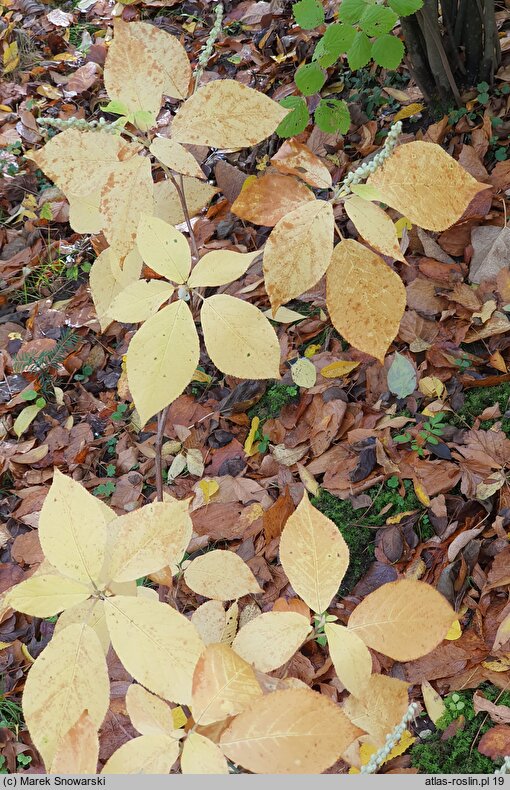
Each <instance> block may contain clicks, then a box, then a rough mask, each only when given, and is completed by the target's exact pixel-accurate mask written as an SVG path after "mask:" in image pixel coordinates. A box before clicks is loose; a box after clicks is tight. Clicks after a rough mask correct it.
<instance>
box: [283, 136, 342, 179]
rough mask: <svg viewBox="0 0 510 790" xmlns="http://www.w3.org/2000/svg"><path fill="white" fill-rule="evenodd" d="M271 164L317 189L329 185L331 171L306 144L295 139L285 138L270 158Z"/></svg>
mask: <svg viewBox="0 0 510 790" xmlns="http://www.w3.org/2000/svg"><path fill="white" fill-rule="evenodd" d="M271 164H272V165H274V166H275V167H276V169H277V170H279V171H280V173H289V174H290V175H293V176H297V177H298V178H300V179H301V180H302V181H304V182H305V183H306V184H310V186H312V187H317V189H329V188H330V187H331V184H332V180H331V173H330V172H329V170H328V168H327V167H326V165H325V164H324V163H323V162H322V161H321V160H320V159H319V157H318V156H316V155H315V154H314V153H312V151H310V149H309V148H308V147H307V146H306V145H303V144H302V143H298V142H296V141H295V140H285V142H284V143H283V144H282V146H281V147H280V148H279V150H278V152H277V153H276V154H275V155H274V156H273V157H272V158H271Z"/></svg>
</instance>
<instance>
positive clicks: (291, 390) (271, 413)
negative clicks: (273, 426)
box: [248, 381, 299, 420]
mask: <svg viewBox="0 0 510 790" xmlns="http://www.w3.org/2000/svg"><path fill="white" fill-rule="evenodd" d="M298 401H299V387H298V386H297V384H291V385H288V384H281V383H280V382H278V381H276V382H275V383H274V384H271V386H270V387H269V389H267V390H266V392H265V394H264V395H263V396H262V398H261V399H260V400H259V402H258V403H257V404H256V405H255V406H254V407H253V408H252V409H250V411H249V412H248V416H249V417H250V419H253V417H259V418H260V420H269V419H272V418H274V417H278V415H279V414H280V412H281V410H282V409H283V407H284V406H286V405H287V404H288V403H297V402H298Z"/></svg>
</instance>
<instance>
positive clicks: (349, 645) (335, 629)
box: [324, 623, 372, 696]
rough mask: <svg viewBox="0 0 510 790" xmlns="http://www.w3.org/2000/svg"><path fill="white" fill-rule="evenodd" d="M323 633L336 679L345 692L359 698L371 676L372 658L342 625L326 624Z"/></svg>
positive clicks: (358, 638) (356, 637) (364, 646)
mask: <svg viewBox="0 0 510 790" xmlns="http://www.w3.org/2000/svg"><path fill="white" fill-rule="evenodd" d="M324 633H325V634H326V637H327V640H328V647H329V654H330V656H331V660H332V661H333V666H334V667H335V672H336V674H337V675H338V678H339V679H340V681H341V683H342V684H343V685H344V686H345V688H346V689H347V691H350V692H351V694H354V695H355V696H359V695H360V694H361V693H362V692H363V690H364V689H365V687H366V685H367V683H368V681H369V679H370V675H371V674H372V656H371V655H370V653H369V650H368V648H367V646H366V645H365V643H364V642H363V641H362V640H361V639H360V637H359V636H357V634H356V633H355V632H354V631H349V629H348V628H345V626H343V625H337V624H335V623H326V626H325V628H324Z"/></svg>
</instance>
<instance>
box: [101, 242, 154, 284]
mask: <svg viewBox="0 0 510 790" xmlns="http://www.w3.org/2000/svg"><path fill="white" fill-rule="evenodd" d="M106 252H109V253H110V254H109V260H110V267H111V270H112V272H113V276H114V277H115V279H116V280H118V281H119V282H120V283H121V284H122V288H127V286H128V285H131V283H134V282H137V281H138V279H139V277H140V274H141V273H142V266H143V261H142V256H141V255H140V253H139V252H138V249H137V248H136V247H135V248H134V249H133V250H131V252H129V253H128V254H127V255H126V257H125V258H124V259H123V260H122V259H121V258H119V256H118V255H115V253H114V251H113V250H111V249H110V250H106ZM103 254H104V253H101V255H103ZM100 257H101V256H100Z"/></svg>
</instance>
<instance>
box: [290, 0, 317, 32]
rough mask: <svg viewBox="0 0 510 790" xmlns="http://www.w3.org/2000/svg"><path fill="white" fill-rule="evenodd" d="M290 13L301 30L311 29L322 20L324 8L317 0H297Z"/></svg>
mask: <svg viewBox="0 0 510 790" xmlns="http://www.w3.org/2000/svg"><path fill="white" fill-rule="evenodd" d="M292 13H293V14H294V19H295V20H296V22H297V23H298V25H299V27H300V28H302V30H312V29H313V28H314V27H318V26H319V25H322V23H323V22H324V9H323V7H322V3H320V2H319V0H299V3H294V5H293V6H292Z"/></svg>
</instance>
